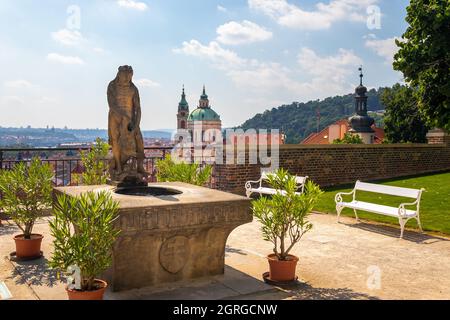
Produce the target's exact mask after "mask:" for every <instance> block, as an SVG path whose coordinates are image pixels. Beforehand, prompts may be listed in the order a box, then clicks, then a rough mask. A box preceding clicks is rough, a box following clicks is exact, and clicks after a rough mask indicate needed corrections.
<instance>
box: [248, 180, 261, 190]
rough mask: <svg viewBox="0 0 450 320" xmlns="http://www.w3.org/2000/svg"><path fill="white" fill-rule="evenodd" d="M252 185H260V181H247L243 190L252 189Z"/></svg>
mask: <svg viewBox="0 0 450 320" xmlns="http://www.w3.org/2000/svg"><path fill="white" fill-rule="evenodd" d="M252 183H261V179H259V180H258V181H247V182H246V183H245V189H246V190H249V189H251V188H252Z"/></svg>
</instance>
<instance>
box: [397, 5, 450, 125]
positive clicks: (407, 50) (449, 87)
mask: <svg viewBox="0 0 450 320" xmlns="http://www.w3.org/2000/svg"><path fill="white" fill-rule="evenodd" d="M406 10H407V16H406V22H407V23H408V24H409V26H408V28H407V30H406V32H405V33H404V34H403V35H402V39H401V40H396V44H397V46H398V47H399V51H398V52H397V54H396V55H395V56H394V69H395V70H398V71H401V72H403V75H404V77H405V80H406V82H407V83H408V84H410V85H411V86H412V87H417V91H416V96H417V101H418V104H419V109H420V110H421V112H422V114H423V115H424V117H425V119H426V121H427V124H428V125H429V126H431V127H438V128H443V129H447V130H450V41H449V35H450V1H448V0H411V1H410V3H409V6H408V7H407V9H406Z"/></svg>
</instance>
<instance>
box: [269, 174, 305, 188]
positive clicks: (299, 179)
mask: <svg viewBox="0 0 450 320" xmlns="http://www.w3.org/2000/svg"><path fill="white" fill-rule="evenodd" d="M271 174H274V173H273V172H271V171H265V172H264V171H263V172H261V180H267V179H268V176H269V175H271ZM307 179H308V177H307V176H306V177H301V176H295V182H296V183H297V184H298V185H303V184H305V182H306V180H307Z"/></svg>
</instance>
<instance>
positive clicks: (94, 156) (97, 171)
mask: <svg viewBox="0 0 450 320" xmlns="http://www.w3.org/2000/svg"><path fill="white" fill-rule="evenodd" d="M108 152H109V144H108V143H106V142H105V141H104V140H102V139H100V138H97V139H96V140H95V143H94V144H93V146H92V148H91V149H90V150H89V151H88V152H84V151H82V152H81V154H80V155H81V163H82V164H83V167H84V172H83V173H82V174H81V175H76V176H75V177H74V180H75V182H76V183H79V184H83V185H101V184H106V181H107V179H108V165H107V161H106V158H107V156H108Z"/></svg>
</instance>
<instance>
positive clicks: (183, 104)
mask: <svg viewBox="0 0 450 320" xmlns="http://www.w3.org/2000/svg"><path fill="white" fill-rule="evenodd" d="M188 117H189V104H188V102H187V101H186V94H185V93H184V85H183V92H182V94H181V100H180V103H178V113H177V129H178V130H180V129H187V120H188Z"/></svg>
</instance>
